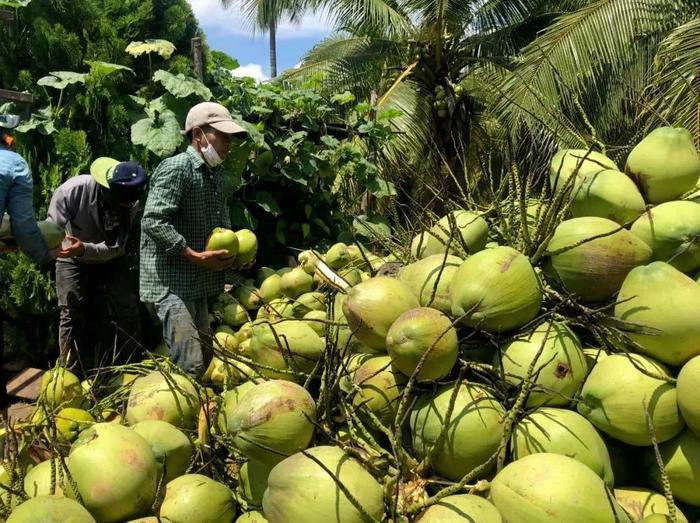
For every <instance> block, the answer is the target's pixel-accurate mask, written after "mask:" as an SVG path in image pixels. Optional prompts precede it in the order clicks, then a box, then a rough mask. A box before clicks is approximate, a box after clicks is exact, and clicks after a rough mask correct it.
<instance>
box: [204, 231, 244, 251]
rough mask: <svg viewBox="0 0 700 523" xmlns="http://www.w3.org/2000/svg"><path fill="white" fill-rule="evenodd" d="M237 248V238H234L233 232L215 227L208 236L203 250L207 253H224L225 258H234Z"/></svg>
mask: <svg viewBox="0 0 700 523" xmlns="http://www.w3.org/2000/svg"><path fill="white" fill-rule="evenodd" d="M238 247H239V245H238V236H236V233H235V232H233V231H232V230H230V229H225V228H223V227H217V228H215V229H214V230H213V231H212V233H211V235H210V236H209V239H208V240H207V245H206V247H205V249H206V250H207V251H226V252H227V256H236V255H237V254H238Z"/></svg>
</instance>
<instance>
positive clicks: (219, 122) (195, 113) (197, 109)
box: [185, 102, 247, 134]
mask: <svg viewBox="0 0 700 523" xmlns="http://www.w3.org/2000/svg"><path fill="white" fill-rule="evenodd" d="M205 125H209V126H211V127H213V128H214V129H216V130H217V131H221V132H222V133H226V134H241V133H246V132H247V131H246V130H245V129H243V127H241V126H240V125H238V124H237V123H236V122H234V121H233V118H232V117H231V113H229V112H228V109H226V107H224V106H223V105H221V104H217V103H215V102H203V103H201V104H197V105H195V106H194V107H193V108H192V109H190V112H189V113H187V119H186V120H185V132H186V133H188V132H190V131H191V130H192V129H193V128H195V127H203V126H205Z"/></svg>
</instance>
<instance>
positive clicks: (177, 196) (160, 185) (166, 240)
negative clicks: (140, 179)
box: [141, 163, 187, 256]
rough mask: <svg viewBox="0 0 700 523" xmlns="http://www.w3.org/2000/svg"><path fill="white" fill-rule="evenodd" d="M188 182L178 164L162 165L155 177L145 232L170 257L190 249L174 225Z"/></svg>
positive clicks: (145, 209)
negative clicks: (187, 248) (173, 221)
mask: <svg viewBox="0 0 700 523" xmlns="http://www.w3.org/2000/svg"><path fill="white" fill-rule="evenodd" d="M186 185H187V183H186V180H185V177H184V175H183V172H182V169H179V168H178V167H177V166H175V165H172V166H171V165H168V164H167V163H164V164H161V165H160V166H159V167H158V169H156V171H155V172H154V173H153V177H152V178H151V189H150V191H149V193H148V198H147V199H146V206H145V208H144V211H143V218H142V219H141V231H142V233H143V234H146V235H147V236H148V237H149V238H151V240H153V242H154V243H155V244H156V247H157V248H158V250H161V251H163V252H165V253H166V254H167V255H169V256H171V255H175V254H179V253H180V252H182V251H183V250H184V249H185V247H186V246H187V242H186V241H185V238H184V237H183V236H182V234H180V233H179V232H178V231H177V229H175V226H174V225H173V223H172V219H173V216H175V214H176V213H177V212H178V209H179V207H180V202H181V199H182V197H183V195H184V194H186V190H187V187H186Z"/></svg>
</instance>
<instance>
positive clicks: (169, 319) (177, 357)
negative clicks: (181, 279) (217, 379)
mask: <svg viewBox="0 0 700 523" xmlns="http://www.w3.org/2000/svg"><path fill="white" fill-rule="evenodd" d="M153 305H154V307H155V310H156V313H157V314H158V318H160V321H161V322H162V324H163V339H164V340H165V344H166V345H167V346H168V351H169V352H170V359H171V361H172V362H173V363H175V365H177V366H178V367H180V368H181V369H182V370H183V371H184V372H186V373H187V374H189V375H190V376H192V377H194V378H198V377H200V376H201V375H202V374H204V371H206V369H207V367H208V366H209V362H210V361H211V358H212V349H211V343H210V337H211V328H210V326H209V309H208V307H207V300H206V298H202V299H199V300H183V299H181V298H180V297H179V296H176V295H175V294H173V293H172V292H169V293H168V294H167V295H166V296H165V298H163V299H162V300H160V301H159V302H158V303H155V304H153Z"/></svg>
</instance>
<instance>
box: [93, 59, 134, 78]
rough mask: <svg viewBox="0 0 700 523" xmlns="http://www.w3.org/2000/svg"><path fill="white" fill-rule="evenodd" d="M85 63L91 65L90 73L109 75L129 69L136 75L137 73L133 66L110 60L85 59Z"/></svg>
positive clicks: (128, 70)
mask: <svg viewBox="0 0 700 523" xmlns="http://www.w3.org/2000/svg"><path fill="white" fill-rule="evenodd" d="M85 63H86V64H87V65H89V66H90V73H92V74H96V75H102V76H107V75H110V74H112V73H116V72H119V71H127V72H129V73H131V74H133V75H134V76H135V75H136V72H135V71H134V70H133V69H132V68H131V67H127V66H125V65H120V64H112V63H109V62H100V61H94V60H85Z"/></svg>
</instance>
